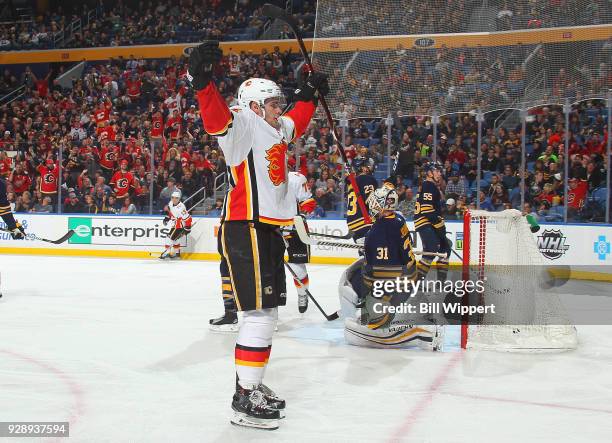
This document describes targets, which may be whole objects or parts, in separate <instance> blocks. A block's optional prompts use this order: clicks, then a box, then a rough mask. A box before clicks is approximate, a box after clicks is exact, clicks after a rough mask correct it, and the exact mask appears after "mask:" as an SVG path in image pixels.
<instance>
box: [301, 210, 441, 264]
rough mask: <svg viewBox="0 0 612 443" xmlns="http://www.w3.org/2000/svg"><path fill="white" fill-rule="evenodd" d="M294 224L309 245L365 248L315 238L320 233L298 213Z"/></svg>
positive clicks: (417, 253) (415, 251)
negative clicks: (309, 226) (311, 229)
mask: <svg viewBox="0 0 612 443" xmlns="http://www.w3.org/2000/svg"><path fill="white" fill-rule="evenodd" d="M293 225H294V226H295V230H296V232H297V234H298V237H300V240H301V241H302V242H303V243H306V244H307V245H319V246H337V247H340V248H349V249H363V245H358V244H356V243H341V242H332V241H325V240H319V239H317V238H314V236H315V235H318V234H316V233H314V232H313V233H310V232H308V230H307V229H306V225H305V224H304V219H303V218H302V217H300V216H299V215H296V216H295V217H293ZM331 237H332V238H341V237H333V236H331ZM412 252H413V253H414V254H415V255H427V256H432V257H446V254H445V253H443V252H424V251H417V250H414V249H413V250H412Z"/></svg>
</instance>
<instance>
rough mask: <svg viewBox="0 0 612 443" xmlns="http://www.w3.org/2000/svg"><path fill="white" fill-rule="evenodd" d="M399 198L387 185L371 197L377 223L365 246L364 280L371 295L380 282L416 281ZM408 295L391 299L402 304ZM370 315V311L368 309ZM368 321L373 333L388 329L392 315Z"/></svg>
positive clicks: (369, 233) (412, 254) (408, 238)
mask: <svg viewBox="0 0 612 443" xmlns="http://www.w3.org/2000/svg"><path fill="white" fill-rule="evenodd" d="M398 200H399V197H398V195H397V192H396V191H395V188H394V187H393V186H392V185H390V184H388V183H385V184H384V185H383V186H382V187H381V188H380V189H377V190H376V191H374V192H373V193H372V194H371V195H370V197H368V200H367V202H368V208H369V210H370V214H371V215H372V217H373V218H374V219H375V221H374V224H373V225H372V227H371V228H370V230H369V232H368V234H367V236H366V238H365V244H364V249H365V250H364V258H365V263H364V269H363V280H364V285H365V286H366V288H369V290H370V291H371V289H372V287H373V285H374V282H375V281H376V280H394V279H395V278H397V277H406V278H408V279H414V278H415V277H416V259H415V257H414V253H413V252H412V244H411V242H410V232H409V229H408V225H407V224H406V220H405V219H404V217H403V216H402V215H401V214H400V213H398V212H396V211H395V210H396V209H397V203H398ZM407 296H408V295H407V294H401V295H400V294H397V295H391V296H389V297H387V300H385V301H388V302H390V303H391V304H394V305H395V304H399V303H401V302H402V301H404V300H400V298H402V297H407ZM366 311H369V310H368V309H366ZM370 317H371V318H370V319H369V321H368V327H369V328H370V329H377V328H379V327H381V326H383V325H388V324H389V322H390V321H391V319H392V317H393V316H392V315H389V314H384V315H382V316H379V317H372V316H370Z"/></svg>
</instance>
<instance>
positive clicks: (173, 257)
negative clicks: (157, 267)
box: [170, 252, 181, 260]
mask: <svg viewBox="0 0 612 443" xmlns="http://www.w3.org/2000/svg"><path fill="white" fill-rule="evenodd" d="M180 259H181V253H180V252H177V253H176V254H174V255H170V260H180Z"/></svg>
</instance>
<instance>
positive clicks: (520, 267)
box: [461, 209, 577, 352]
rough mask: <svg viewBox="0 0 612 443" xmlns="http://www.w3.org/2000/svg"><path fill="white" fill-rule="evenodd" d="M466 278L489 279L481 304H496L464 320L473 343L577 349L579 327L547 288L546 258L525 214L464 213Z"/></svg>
mask: <svg viewBox="0 0 612 443" xmlns="http://www.w3.org/2000/svg"><path fill="white" fill-rule="evenodd" d="M463 235H464V237H463V278H464V280H467V279H472V280H476V279H478V280H481V281H484V292H483V293H482V294H481V295H478V296H477V299H478V300H477V301H476V303H477V304H480V305H494V306H495V313H485V314H483V315H480V316H478V317H477V318H476V319H474V318H471V319H470V321H469V324H468V322H465V321H464V322H463V324H462V337H461V345H462V347H463V348H469V349H485V350H496V351H510V352H512V351H514V352H555V351H564V350H570V349H575V348H576V346H577V334H576V328H575V327H574V326H572V325H571V324H570V321H569V319H568V316H567V313H566V311H565V310H564V308H563V306H562V304H561V301H560V299H559V296H558V295H557V294H554V293H552V292H550V291H548V290H546V289H545V284H544V285H543V283H545V280H546V276H545V275H546V273H545V272H544V260H543V258H542V255H541V254H540V251H539V250H538V247H537V244H536V241H535V239H534V237H533V234H532V233H531V231H530V229H529V224H528V222H527V221H526V219H525V217H523V216H522V214H521V213H520V212H519V211H517V210H515V209H510V210H506V211H502V212H487V211H476V210H474V211H469V212H467V213H466V215H465V217H464V234H463Z"/></svg>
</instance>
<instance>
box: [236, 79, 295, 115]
mask: <svg viewBox="0 0 612 443" xmlns="http://www.w3.org/2000/svg"><path fill="white" fill-rule="evenodd" d="M269 98H278V99H279V100H281V102H282V101H283V100H284V99H285V95H284V94H283V91H282V89H281V88H280V87H279V86H278V85H277V84H276V83H274V82H273V81H272V80H266V79H265V78H250V79H248V80H246V81H245V82H243V83H242V84H241V85H240V88H238V104H239V105H240V106H242V107H243V108H249V107H250V105H251V102H255V103H257V104H258V105H259V106H261V107H262V108H263V105H264V102H265V101H266V100H267V99H269Z"/></svg>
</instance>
